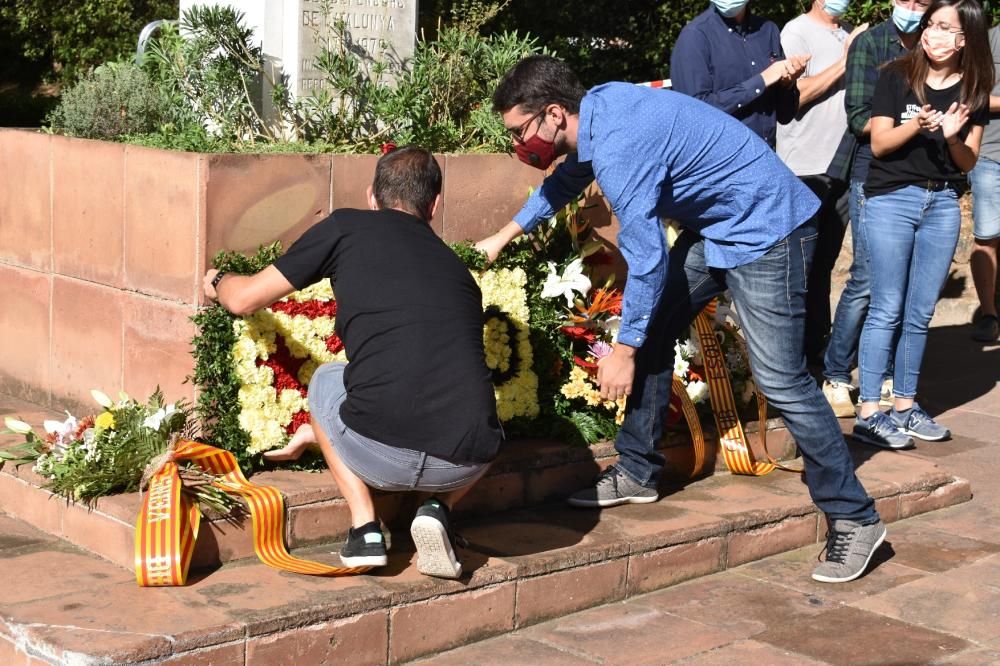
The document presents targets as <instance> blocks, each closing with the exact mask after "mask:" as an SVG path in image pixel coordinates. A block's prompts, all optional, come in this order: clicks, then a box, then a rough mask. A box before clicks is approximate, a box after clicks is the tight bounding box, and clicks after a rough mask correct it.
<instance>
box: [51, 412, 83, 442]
mask: <svg viewBox="0 0 1000 666" xmlns="http://www.w3.org/2000/svg"><path fill="white" fill-rule="evenodd" d="M66 417H67V418H66V420H65V421H56V420H54V419H46V420H44V421H42V427H43V428H45V432H47V433H48V434H50V435H58V436H59V438H60V439H62V438H63V437H65V436H66V435H69V434H70V433H72V432H73V431H74V430H76V427H77V425H78V423H77V421H76V417H75V416H73V415H72V414H70V413H69V412H66Z"/></svg>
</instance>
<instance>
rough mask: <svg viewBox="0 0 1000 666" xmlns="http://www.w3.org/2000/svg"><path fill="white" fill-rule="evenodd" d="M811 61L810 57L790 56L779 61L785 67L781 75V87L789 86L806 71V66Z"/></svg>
mask: <svg viewBox="0 0 1000 666" xmlns="http://www.w3.org/2000/svg"><path fill="white" fill-rule="evenodd" d="M810 60H812V56H811V55H792V56H788V57H787V58H786V59H784V60H782V61H780V62H782V63H784V65H785V71H784V72H782V74H781V83H782V85H786V86H787V85H791V84H792V83H794V82H795V80H796V79H798V78H799V77H800V76H802V73H803V72H805V71H806V65H807V64H809V61H810Z"/></svg>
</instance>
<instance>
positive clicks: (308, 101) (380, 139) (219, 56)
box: [142, 2, 542, 152]
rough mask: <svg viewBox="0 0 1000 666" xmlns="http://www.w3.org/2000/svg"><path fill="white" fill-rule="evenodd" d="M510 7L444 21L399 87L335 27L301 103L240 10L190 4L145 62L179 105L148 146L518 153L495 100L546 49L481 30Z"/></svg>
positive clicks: (488, 7) (481, 8) (481, 7)
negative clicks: (315, 80) (267, 114)
mask: <svg viewBox="0 0 1000 666" xmlns="http://www.w3.org/2000/svg"><path fill="white" fill-rule="evenodd" d="M502 7H503V4H499V3H497V2H493V3H491V4H484V3H478V4H476V6H475V8H474V10H473V11H471V12H470V14H469V15H466V16H462V17H457V18H455V19H454V20H453V21H451V22H449V23H448V24H446V25H442V26H440V29H439V30H438V32H437V39H436V40H434V41H429V40H424V39H421V40H420V41H419V42H418V43H417V46H416V50H415V53H414V55H413V58H412V59H410V60H409V61H408V62H405V63H403V65H402V70H401V71H400V72H399V73H398V74H397V76H396V80H395V82H394V83H393V82H391V81H389V77H388V74H387V65H386V63H384V62H375V61H373V60H371V59H364V58H359V57H358V55H357V49H355V48H352V44H351V38H350V35H349V33H348V31H347V30H346V28H345V26H344V25H343V23H342V22H339V23H338V22H334V21H330V23H331V24H333V25H334V34H333V39H332V40H330V42H329V44H330V46H328V47H326V48H324V49H322V50H321V52H320V54H319V56H318V57H317V61H316V67H317V69H318V70H319V72H320V73H321V76H322V78H323V79H324V81H323V83H324V85H321V86H319V87H318V88H317V89H316V90H315V91H314V92H312V93H311V94H309V95H305V96H302V97H300V98H297V99H292V98H291V96H290V95H289V94H288V90H287V84H286V81H284V80H280V79H278V80H276V79H274V78H272V76H271V73H270V71H269V69H270V68H269V67H268V66H267V63H266V62H265V60H264V56H263V52H262V50H261V47H260V45H259V44H256V43H255V42H254V41H253V33H252V31H251V30H250V29H248V28H247V27H246V26H245V24H244V22H243V14H242V13H241V12H239V11H238V10H235V9H232V8H230V7H201V8H192V9H191V10H189V11H186V12H185V13H184V16H183V17H182V19H181V30H180V32H178V31H176V30H172V29H167V30H165V31H164V32H163V33H162V34H161V35H160V37H159V38H158V39H156V40H154V41H153V42H151V43H150V45H149V48H148V50H147V58H146V59H145V60H144V62H143V66H144V67H145V68H146V71H147V72H148V73H149V74H150V76H152V78H153V79H154V80H155V81H157V82H158V84H159V85H160V87H161V88H162V89H163V91H164V94H165V95H166V96H167V97H168V98H169V99H170V114H169V118H168V123H167V124H166V125H165V126H164V127H163V128H162V129H161V131H160V132H159V133H158V135H157V136H155V137H145V138H143V139H142V142H143V143H146V144H147V145H160V146H169V147H178V148H182V149H183V148H186V149H197V150H235V151H239V150H245V149H246V148H247V147H248V146H249V147H252V148H254V149H256V147H257V146H258V145H261V144H262V143H263V144H273V143H280V142H282V141H288V140H292V141H300V142H307V143H309V144H312V145H314V146H315V145H316V144H319V145H320V146H321V149H325V150H342V151H351V152H374V151H375V150H377V149H378V147H379V146H380V145H381V144H382V143H384V142H386V141H393V142H396V143H409V142H415V143H420V144H422V145H424V146H426V147H427V148H429V149H430V150H434V151H439V152H443V151H472V152H475V151H480V152H484V151H485V152H488V151H505V150H508V149H509V139H508V138H507V133H506V131H505V130H504V127H503V123H502V121H501V119H500V118H499V117H498V116H497V115H496V114H493V113H492V112H491V111H490V96H491V95H492V93H493V89H494V87H495V86H496V84H497V83H498V82H499V80H500V78H501V77H502V76H503V74H504V73H505V72H506V71H507V69H509V68H510V67H512V66H513V65H514V64H515V63H516V62H517V61H518V60H520V59H521V58H523V57H524V56H527V55H529V54H532V53H538V52H541V51H542V49H541V48H540V47H539V46H538V45H537V44H536V42H535V41H534V40H533V39H531V38H529V37H525V36H520V35H518V34H517V33H513V32H503V33H498V34H495V35H490V36H487V37H484V36H481V35H480V32H479V31H480V28H481V26H482V24H483V22H484V21H487V20H489V19H491V18H492V17H493V16H495V14H496V12H497V11H499V10H500V8H502ZM181 35H184V36H183V37H182V36H181ZM262 82H266V83H267V87H268V88H270V89H271V91H272V95H271V100H270V102H271V107H272V108H273V109H274V111H275V113H274V117H272V118H264V117H263V114H261V113H260V112H259V109H260V105H261V100H260V99H259V91H260V90H261V83H262Z"/></svg>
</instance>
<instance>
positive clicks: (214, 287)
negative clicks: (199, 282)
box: [212, 271, 226, 293]
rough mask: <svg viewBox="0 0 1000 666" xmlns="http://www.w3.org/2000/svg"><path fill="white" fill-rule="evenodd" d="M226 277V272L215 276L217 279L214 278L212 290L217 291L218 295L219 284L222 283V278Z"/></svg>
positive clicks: (220, 272)
mask: <svg viewBox="0 0 1000 666" xmlns="http://www.w3.org/2000/svg"><path fill="white" fill-rule="evenodd" d="M224 277H226V271H219V272H218V273H216V274H215V277H214V278H212V289H215V290H216V293H218V290H219V283H220V282H222V278H224Z"/></svg>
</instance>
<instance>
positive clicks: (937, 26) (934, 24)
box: [924, 21, 965, 35]
mask: <svg viewBox="0 0 1000 666" xmlns="http://www.w3.org/2000/svg"><path fill="white" fill-rule="evenodd" d="M924 30H930V31H931V32H950V33H952V34H955V35H961V34H963V33H964V32H965V31H964V30H962V29H961V28H956V27H955V26H953V25H952V24H951V23H945V22H944V21H928V22H927V25H926V26H924Z"/></svg>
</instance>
